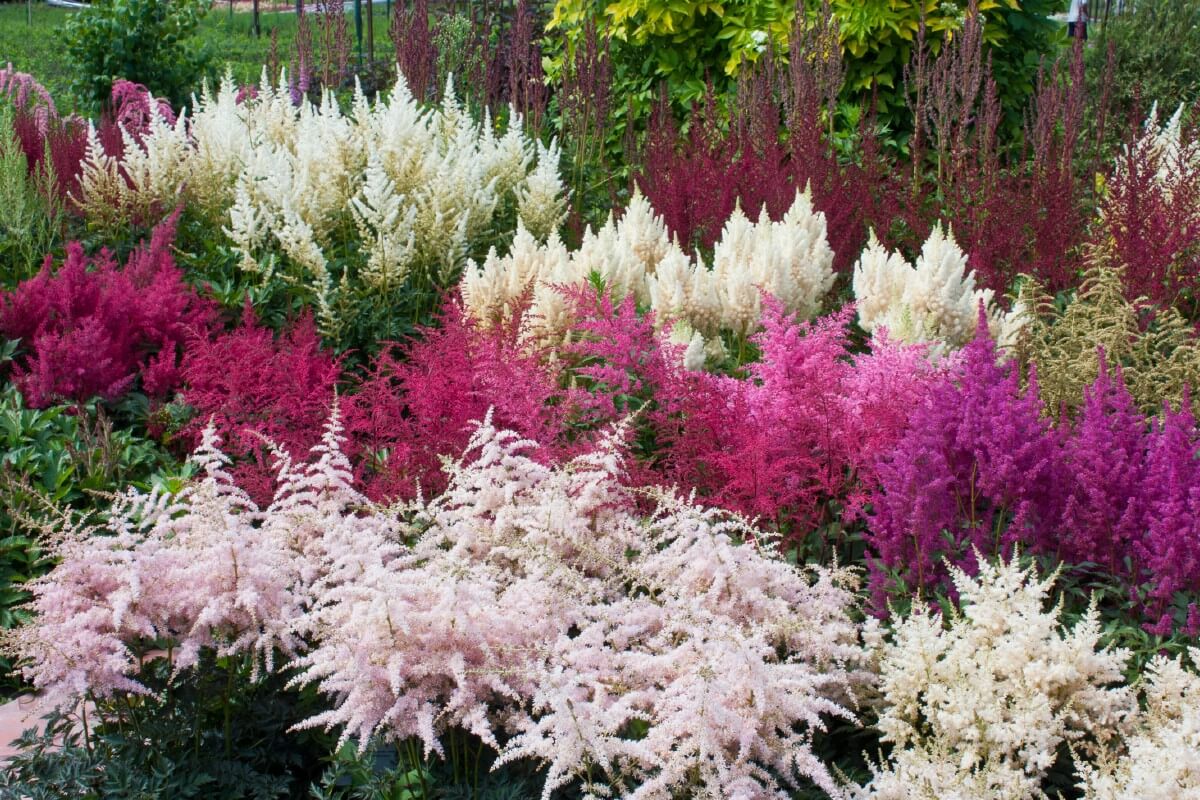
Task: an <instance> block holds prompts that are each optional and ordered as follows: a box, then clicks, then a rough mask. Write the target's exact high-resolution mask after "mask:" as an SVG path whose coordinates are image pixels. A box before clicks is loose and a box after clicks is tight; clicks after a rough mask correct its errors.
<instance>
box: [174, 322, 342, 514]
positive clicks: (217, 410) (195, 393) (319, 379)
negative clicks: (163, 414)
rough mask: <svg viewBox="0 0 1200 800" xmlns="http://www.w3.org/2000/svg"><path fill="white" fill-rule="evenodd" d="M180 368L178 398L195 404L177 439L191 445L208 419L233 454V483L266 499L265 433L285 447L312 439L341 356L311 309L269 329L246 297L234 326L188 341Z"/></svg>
mask: <svg viewBox="0 0 1200 800" xmlns="http://www.w3.org/2000/svg"><path fill="white" fill-rule="evenodd" d="M181 372H182V378H183V384H184V385H183V390H182V399H183V401H184V402H185V403H187V404H188V405H189V406H191V407H192V408H193V409H195V411H196V414H195V417H194V418H193V419H192V421H191V422H190V423H189V424H188V426H187V427H185V428H184V430H183V432H182V435H183V439H184V441H186V442H188V443H189V444H190V445H191V446H195V445H196V444H197V443H199V442H200V441H201V437H202V434H203V433H204V431H205V430H206V428H208V427H209V426H210V425H211V426H212V429H213V431H215V433H216V434H217V435H218V436H219V437H220V438H221V439H222V440H223V441H224V442H225V450H226V452H227V454H228V455H230V456H232V457H234V458H235V459H237V460H238V463H237V465H236V467H235V468H234V470H233V473H234V475H235V476H236V477H237V482H238V485H240V486H241V487H242V488H244V489H245V490H246V491H247V492H248V493H249V494H250V496H251V497H253V498H254V500H255V502H269V501H270V499H271V496H272V495H273V493H274V490H275V478H276V471H275V468H274V466H273V463H272V457H271V453H270V446H269V445H268V440H269V442H270V443H272V444H274V445H277V446H279V447H281V448H283V449H284V450H285V451H287V452H292V453H303V452H307V451H308V450H309V449H310V448H312V447H313V446H314V445H316V444H317V442H318V441H319V440H320V438H321V432H322V426H323V425H324V424H325V421H326V419H327V418H328V416H329V404H330V403H331V402H332V401H333V397H334V390H335V387H336V386H337V381H338V377H339V375H340V372H341V364H340V362H339V360H338V359H337V358H335V357H334V356H333V354H332V353H330V352H329V351H327V350H325V349H323V348H322V347H321V340H320V337H318V336H317V331H316V326H315V325H314V323H313V320H312V317H311V316H308V315H305V316H302V317H301V318H300V319H298V320H297V321H296V322H295V323H294V324H293V325H292V326H291V327H290V329H289V330H288V331H287V332H286V333H284V334H282V335H276V334H275V333H274V332H273V331H272V330H271V329H270V328H267V327H264V326H262V325H260V324H259V323H258V321H257V319H256V318H255V316H254V312H253V311H252V309H251V308H250V306H249V305H248V304H247V306H246V311H245V315H244V318H243V320H242V324H241V325H240V326H239V327H238V328H236V329H235V330H233V331H231V332H229V333H225V334H222V335H219V336H216V337H214V338H211V339H210V338H207V337H197V338H195V339H193V340H192V341H190V342H189V343H188V347H187V350H186V352H185V354H184V358H183V364H182V366H181Z"/></svg>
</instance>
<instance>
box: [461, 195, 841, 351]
mask: <svg viewBox="0 0 1200 800" xmlns="http://www.w3.org/2000/svg"><path fill="white" fill-rule="evenodd" d="M595 278H599V279H600V280H602V281H603V282H604V285H605V286H606V287H607V288H608V289H610V290H611V291H612V292H613V294H614V295H615V296H616V297H617V298H621V297H624V296H627V295H630V294H633V295H634V296H636V297H637V299H638V301H639V302H640V303H644V304H647V305H649V306H650V307H651V308H652V309H653V310H654V311H655V312H657V313H658V315H659V318H660V321H664V322H665V321H667V320H670V321H671V322H673V323H677V325H676V328H675V329H674V330H675V334H674V335H675V336H676V337H679V339H680V340H681V341H683V342H688V343H695V344H696V346H697V347H699V346H701V345H703V342H704V339H705V338H707V339H708V341H709V342H710V343H713V342H716V343H717V344H719V340H717V339H716V336H717V334H718V332H719V331H721V330H728V331H732V332H734V333H736V334H739V335H747V334H749V333H750V332H752V331H753V330H754V328H755V327H756V326H757V324H758V319H759V316H760V314H761V311H762V309H761V298H762V292H767V293H769V294H771V295H773V296H775V297H776V298H778V299H779V300H780V301H781V302H782V303H783V304H784V307H785V308H786V309H787V310H788V311H789V312H791V313H798V314H800V315H801V316H802V317H805V318H808V317H812V316H814V315H816V313H817V312H818V310H819V307H820V303H821V299H822V297H824V295H825V294H826V293H827V292H828V291H829V289H830V288H831V287H832V286H833V281H834V273H833V251H832V250H831V249H830V247H829V242H828V239H827V237H826V228H825V215H824V214H822V213H820V212H817V211H815V210H814V209H813V205H812V199H811V197H810V195H809V194H808V193H807V192H805V193H797V195H796V199H795V201H794V202H793V204H792V206H791V208H790V209H789V210H788V212H787V213H786V214H785V215H784V217H783V218H782V219H781V220H779V221H778V222H774V221H772V220H771V219H770V218H769V217H767V215H766V212H765V211H764V212H763V213H762V214H760V216H759V218H758V221H757V222H752V221H751V220H750V219H749V218H747V217H746V215H745V214H743V213H742V211H741V209H738V210H736V211H734V213H733V215H732V216H731V217H730V218H729V220H728V221H727V222H726V224H725V228H724V231H723V233H722V236H721V240H720V241H719V242H717V244H716V246H715V248H714V251H713V263H712V267H711V268H710V267H708V266H707V265H705V263H704V262H703V261H702V260H700V259H699V258H698V257H697V258H696V259H692V258H689V257H688V255H687V254H685V253H684V252H683V250H682V249H681V248H680V247H679V245H678V244H677V243H676V242H674V241H673V240H672V239H671V237H670V235H669V234H668V232H667V228H666V225H665V224H664V223H663V221H662V219H661V217H659V216H658V215H656V214H655V212H654V210H653V209H652V208H651V207H650V204H649V202H648V201H647V200H646V199H645V197H643V196H642V195H640V194H635V195H634V197H633V199H632V200H631V201H630V204H629V207H628V208H627V209H626V211H625V214H624V215H623V216H622V217H621V219H620V220H614V219H613V218H612V217H611V216H610V217H609V219H608V221H607V223H605V225H604V226H603V227H601V228H600V229H599V230H598V231H595V232H593V231H591V230H590V229H589V230H588V231H587V232H585V234H584V238H583V243H582V244H581V246H580V248H579V250H577V251H575V252H568V251H567V249H566V247H565V246H563V244H562V242H561V241H560V240H559V239H558V238H557V237H555V236H552V237H551V238H550V240H549V241H548V242H546V243H545V244H538V242H537V240H536V239H535V237H534V236H532V235H530V234H529V233H527V232H524V231H521V230H518V232H517V236H516V239H515V240H514V242H513V247H512V250H511V251H510V252H509V254H508V255H507V256H504V257H500V256H498V255H497V254H496V253H495V252H494V251H493V252H491V253H489V254H488V257H487V259H486V260H485V261H484V263H483V264H482V265H478V264H474V263H472V264H471V265H470V266H469V267H468V269H467V271H466V273H465V274H464V276H463V283H462V294H463V300H464V303H465V305H466V307H467V309H468V310H469V311H470V313H471V314H472V316H473V317H475V319H476V320H478V321H480V322H481V323H483V324H490V323H492V322H494V321H496V320H497V319H500V318H504V317H507V316H508V315H510V314H512V313H514V311H515V310H516V309H517V308H518V306H519V305H520V304H521V303H522V301H523V300H528V301H529V302H530V303H531V308H530V309H529V313H528V314H527V319H528V320H529V321H530V325H531V327H532V329H533V332H535V333H537V334H538V335H539V336H544V337H546V338H550V339H556V338H561V337H562V336H563V335H564V334H565V333H566V331H567V328H568V327H569V325H570V312H569V307H568V305H569V304H568V302H567V300H566V298H565V297H564V296H563V295H562V293H561V292H560V291H559V290H558V288H557V287H559V286H563V285H579V284H583V283H585V282H586V281H588V280H589V279H595ZM698 337H699V338H698Z"/></svg>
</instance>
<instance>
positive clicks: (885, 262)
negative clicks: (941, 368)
mask: <svg viewBox="0 0 1200 800" xmlns="http://www.w3.org/2000/svg"><path fill="white" fill-rule="evenodd" d="M852 285H853V289H854V297H855V300H856V302H857V303H858V319H859V324H861V325H862V327H863V329H864V330H866V331H867V332H869V333H874V332H875V331H877V330H879V329H880V328H886V329H887V332H888V336H890V337H891V338H892V339H894V340H898V341H901V342H905V343H908V344H915V343H918V342H928V343H930V344H931V345H932V347H933V351H934V352H937V351H939V350H941V349H944V348H947V347H950V348H954V347H960V346H962V345H964V344H966V343H967V342H968V341H969V340H970V339H971V337H973V336H974V335H975V329H976V327H977V326H978V324H979V304H980V303H983V305H984V308H985V309H986V313H987V318H988V327H989V329H990V331H991V333H992V334H993V335H994V336H996V338H997V339H998V340H999V341H1000V342H1001V343H1002V344H1004V343H1011V342H1014V341H1015V338H1016V333H1017V330H1018V328H1019V326H1020V325H1022V324H1023V323H1024V320H1025V315H1023V314H1021V313H1020V311H1019V310H1014V311H1013V312H1010V313H1009V314H1007V315H1005V314H1003V313H1002V312H1001V311H1000V310H999V309H998V308H997V307H996V306H995V305H994V304H993V303H992V290H991V289H976V288H975V273H974V272H973V271H970V270H968V269H967V256H966V254H965V253H964V252H963V251H962V249H961V248H960V247H959V246H958V243H957V242H955V241H954V235H953V234H952V233H948V232H946V231H944V230H943V229H942V227H941V226H940V225H939V226H936V227H935V228H934V229H933V231H932V232H931V233H930V234H929V238H928V239H926V240H925V244H924V245H922V247H921V255H920V256H918V257H917V261H916V263H915V264H909V263H908V261H906V260H905V259H904V256H902V255H900V254H899V253H894V252H892V253H889V252H888V251H887V249H886V248H885V247H884V246H883V245H882V244H880V242H879V240H878V239H877V238H876V237H875V235H874V234H873V233H872V234H871V239H870V242H869V243H868V244H867V249H866V250H864V251H863V254H862V256H861V257H860V258H859V260H858V263H856V264H855V265H854V278H853V284H852Z"/></svg>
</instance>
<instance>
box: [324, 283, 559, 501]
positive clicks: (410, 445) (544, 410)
mask: <svg viewBox="0 0 1200 800" xmlns="http://www.w3.org/2000/svg"><path fill="white" fill-rule="evenodd" d="M518 333H519V328H518V326H517V324H516V323H513V324H510V325H502V326H498V327H496V328H494V329H491V330H488V331H482V330H479V329H478V328H476V327H475V326H474V325H473V324H472V323H471V322H470V320H469V319H468V318H467V317H466V315H465V313H464V311H463V309H462V307H461V305H460V304H459V303H458V302H456V301H450V302H448V303H447V305H446V306H445V307H444V308H443V310H442V312H441V314H440V315H439V317H438V324H437V326H436V327H427V328H423V329H421V330H420V331H418V332H417V338H415V339H414V340H413V341H412V342H411V343H409V344H408V345H406V346H405V347H403V348H396V349H394V350H385V351H383V352H381V353H380V354H379V355H378V356H377V357H376V358H375V360H374V362H373V363H372V368H371V371H370V373H369V374H368V375H367V377H366V378H365V379H364V380H362V381H361V383H360V384H359V385H358V386H357V390H356V392H355V394H354V395H353V396H352V397H351V398H349V400H348V402H347V413H346V426H347V432H348V434H349V436H350V437H351V441H352V455H353V456H354V457H355V459H356V461H357V466H356V471H355V474H356V475H357V476H358V479H359V481H360V485H361V486H362V487H363V490H364V491H365V492H366V493H367V494H368V495H369V496H371V497H373V498H376V499H384V498H387V499H406V500H407V499H412V498H414V497H416V495H417V491H418V489H420V490H421V491H422V492H423V493H424V494H425V495H426V496H429V495H430V494H431V493H432V494H436V493H438V492H440V491H442V489H444V488H445V485H446V482H445V476H444V474H443V473H442V469H441V462H442V458H444V457H448V456H455V455H457V454H459V453H461V452H462V450H463V448H464V447H466V444H467V441H468V440H469V438H470V435H471V431H472V429H473V424H472V420H479V419H482V418H483V417H484V415H485V414H487V413H488V409H489V408H490V409H491V410H492V414H493V418H494V419H495V421H496V424H497V425H503V426H504V427H506V428H508V429H511V430H514V431H516V432H517V433H519V434H520V435H521V436H522V437H525V438H528V439H531V440H534V441H536V442H538V443H539V444H540V445H543V446H545V447H546V448H548V450H547V451H546V454H547V455H548V454H550V453H553V452H556V451H555V445H556V444H557V443H558V441H559V440H560V438H561V437H562V435H563V432H564V424H565V419H566V414H567V412H568V410H569V398H568V397H567V393H565V392H563V391H562V390H561V389H560V388H559V387H558V385H557V374H556V372H555V371H554V370H553V369H551V368H550V367H549V366H548V365H547V364H546V363H545V361H544V358H543V354H542V353H539V352H538V351H537V350H536V349H534V350H531V349H530V348H529V347H528V346H527V345H526V343H524V342H522V341H520V340H519V339H518ZM385 451H386V456H385V457H382V458H373V457H372V454H373V453H381V452H385Z"/></svg>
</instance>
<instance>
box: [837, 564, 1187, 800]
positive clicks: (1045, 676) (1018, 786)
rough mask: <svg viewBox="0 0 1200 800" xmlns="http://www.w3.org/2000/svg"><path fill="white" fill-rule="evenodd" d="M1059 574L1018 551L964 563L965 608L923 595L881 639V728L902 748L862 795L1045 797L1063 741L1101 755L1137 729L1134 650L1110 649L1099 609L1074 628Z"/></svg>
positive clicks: (960, 578)
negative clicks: (1130, 670) (1129, 671)
mask: <svg viewBox="0 0 1200 800" xmlns="http://www.w3.org/2000/svg"><path fill="white" fill-rule="evenodd" d="M1053 582H1054V576H1050V577H1048V578H1046V579H1044V580H1039V579H1038V578H1037V577H1036V576H1035V575H1034V574H1033V571H1032V569H1031V568H1027V567H1026V568H1023V567H1021V566H1020V564H1019V563H1018V561H1017V559H1015V558H1014V559H1013V560H1011V561H1009V562H1007V563H1006V562H1003V561H1002V562H1000V563H999V564H987V563H984V564H981V565H980V568H979V573H978V575H976V576H974V577H972V576H968V575H967V574H966V573H964V572H962V571H958V570H956V571H955V572H954V583H955V586H956V587H957V589H958V595H959V599H960V605H961V608H955V609H952V614H951V616H950V617H949V619H943V617H942V615H939V614H931V613H930V612H929V609H928V608H927V607H925V606H924V605H923V604H921V603H917V604H915V605H914V607H913V609H912V611H911V613H910V614H909V615H908V616H907V617H906V618H905V619H903V620H902V621H900V622H898V623H897V624H896V626H895V628H894V629H893V631H892V632H891V634H890V635H889V636H888V637H887V640H886V641H880V642H879V644H878V645H877V648H878V649H877V654H878V658H879V673H880V683H879V691H880V695H881V697H880V701H879V702H880V705H881V710H880V713H879V722H878V727H879V730H880V732H881V733H882V734H883V736H882V739H883V741H884V742H887V743H889V744H891V745H892V746H893V750H892V752H891V755H890V757H888V758H887V759H886V761H884V762H883V763H882V764H880V765H879V766H878V767H877V768H876V769H875V775H874V778H873V780H872V781H871V782H870V784H869V785H868V786H866V787H865V788H864V789H863V790H862V791H861V793H860V794H859V795H858V796H859V797H861V798H863V799H864V800H866V799H867V798H870V800H893V799H894V800H900V799H901V798H929V800H933V798H941V797H962V798H968V797H972V798H974V797H979V798H983V797H986V798H995V800H1026V799H1027V798H1039V797H1046V795H1045V794H1044V793H1043V791H1042V788H1041V786H1042V783H1041V782H1042V779H1043V778H1044V777H1045V775H1046V773H1047V772H1048V771H1049V770H1050V768H1051V767H1052V766H1053V765H1054V763H1055V761H1056V759H1057V758H1058V751H1059V749H1060V747H1061V746H1062V745H1063V744H1064V743H1070V744H1072V745H1074V747H1075V750H1076V751H1077V753H1095V752H1096V750H1097V749H1098V748H1099V747H1102V746H1103V745H1104V744H1106V743H1111V742H1112V741H1114V740H1116V738H1117V736H1118V735H1119V734H1120V733H1121V732H1122V731H1124V730H1126V729H1128V726H1129V718H1130V717H1131V716H1132V715H1133V712H1134V711H1135V710H1136V701H1135V698H1134V696H1133V693H1132V692H1131V691H1130V688H1129V687H1127V686H1124V685H1122V684H1123V682H1124V681H1123V677H1124V676H1123V673H1122V668H1123V666H1124V663H1125V661H1126V659H1127V658H1128V653H1127V652H1124V651H1121V650H1119V649H1111V648H1102V647H1101V646H1100V640H1101V627H1100V620H1099V616H1098V613H1097V612H1096V609H1095V608H1094V607H1093V608H1092V609H1090V610H1089V612H1088V614H1087V616H1086V617H1085V618H1084V619H1082V620H1080V621H1079V622H1078V623H1076V624H1075V626H1074V627H1073V628H1070V629H1067V628H1066V626H1065V625H1064V624H1063V621H1062V620H1061V619H1060V612H1059V610H1058V609H1055V610H1054V611H1053V612H1047V611H1046V609H1045V606H1046V604H1047V602H1048V599H1049V593H1050V587H1051V585H1052V584H1053ZM1193 680H1194V678H1193ZM1185 685H1186V683H1185ZM1167 736H1170V734H1169V733H1168V734H1167Z"/></svg>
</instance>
